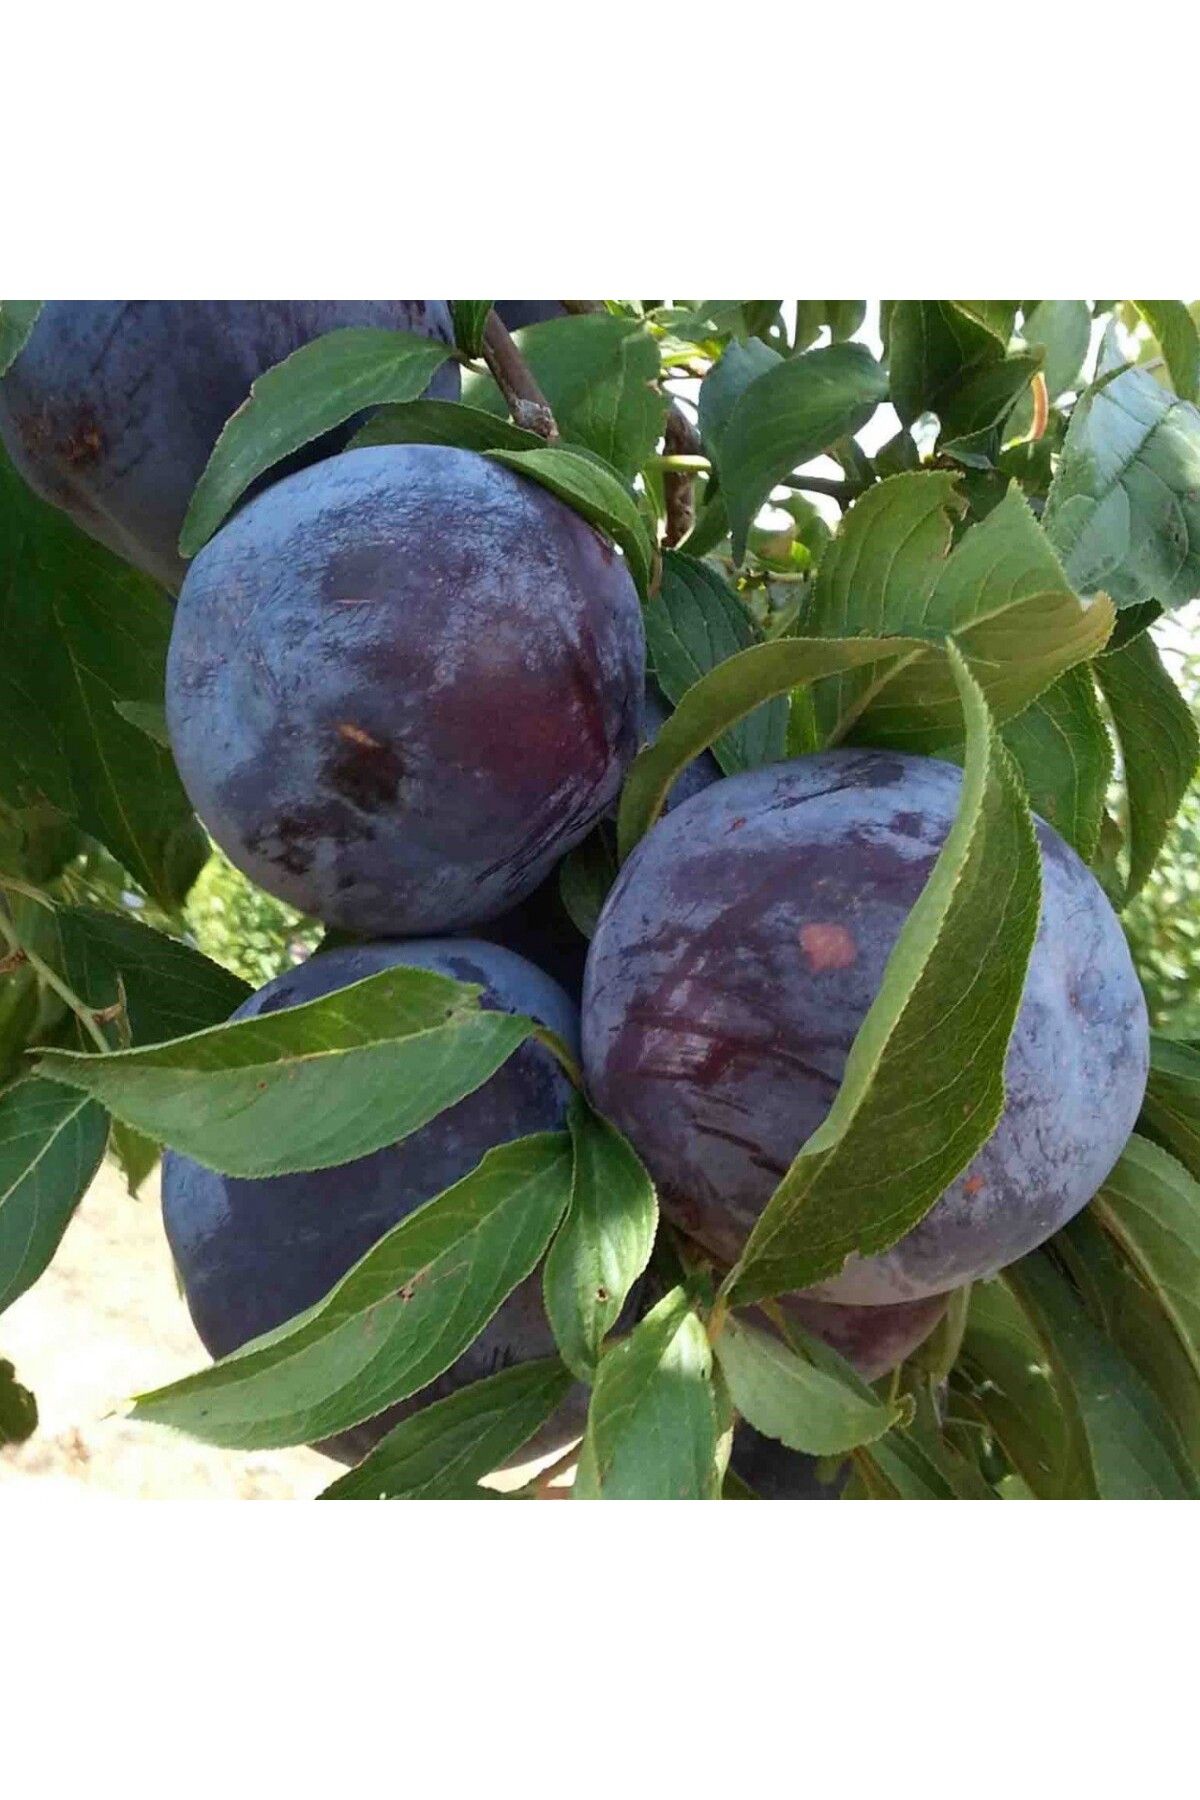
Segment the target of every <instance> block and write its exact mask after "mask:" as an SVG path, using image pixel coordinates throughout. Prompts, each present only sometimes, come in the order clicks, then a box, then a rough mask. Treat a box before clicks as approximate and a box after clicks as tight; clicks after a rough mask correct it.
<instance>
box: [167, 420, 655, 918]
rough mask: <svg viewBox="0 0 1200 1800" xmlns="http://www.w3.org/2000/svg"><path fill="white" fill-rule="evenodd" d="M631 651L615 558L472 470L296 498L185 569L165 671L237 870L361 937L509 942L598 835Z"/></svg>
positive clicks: (198, 800)
mask: <svg viewBox="0 0 1200 1800" xmlns="http://www.w3.org/2000/svg"><path fill="white" fill-rule="evenodd" d="M644 664H645V638H644V634H643V629H642V616H641V607H640V604H639V602H638V596H637V591H636V589H635V587H634V585H633V582H632V580H631V578H630V576H629V573H628V571H627V569H626V567H625V565H624V563H623V562H622V561H621V559H620V558H619V557H618V555H617V553H616V551H615V550H614V549H613V548H612V546H611V545H610V544H609V543H608V542H607V540H606V539H604V538H602V537H601V536H600V535H599V533H598V532H596V531H594V530H593V529H592V528H591V526H590V525H588V524H587V523H586V522H585V521H584V520H583V519H582V518H581V517H580V516H579V515H578V514H577V513H575V512H574V511H572V510H571V508H570V507H567V506H565V505H564V504H563V503H562V502H561V501H560V500H558V499H556V498H555V497H554V495H552V494H550V493H548V492H547V491H546V489H544V488H542V487H540V486H538V485H537V484H536V483H534V482H532V481H527V480H525V479H523V478H522V477H521V476H519V475H516V474H514V473H512V471H511V470H509V469H506V468H503V467H502V466H501V465H500V464H499V463H496V462H493V461H491V460H490V459H489V458H487V457H484V456H479V455H476V454H475V453H474V452H473V451H466V450H455V449H446V448H443V447H441V446H437V445H429V444H408V445H388V446H384V447H381V448H378V449H364V450H351V451H347V452H346V453H345V454H344V455H342V456H336V457H332V458H330V459H329V460H328V461H326V462H323V463H320V464H318V465H317V466H316V467H314V468H311V469H305V470H302V471H301V472H300V473H298V474H295V475H291V476H289V477H287V479H286V480H284V481H281V482H278V483H277V484H276V485H275V486H273V487H272V488H270V489H268V491H267V492H266V493H264V494H262V495H260V496H259V498H258V499H256V500H254V501H252V502H251V504H250V505H249V506H247V507H245V508H244V509H243V511H241V512H240V513H239V514H238V515H237V516H236V517H235V518H233V519H231V520H230V521H229V522H228V524H226V525H225V526H224V528H223V529H222V530H221V531H219V532H218V533H217V535H216V536H215V537H214V538H213V539H212V540H211V542H210V543H208V544H207V545H206V546H205V548H204V549H203V550H202V551H201V552H200V554H199V555H198V556H197V558H196V560H195V562H194V563H193V564H192V566H191V569H190V570H189V572H188V576H187V580H186V581H185V582H184V586H183V592H182V594H181V595H180V599H179V605H178V607H177V609H176V615H175V622H174V629H173V632H172V636H171V644H170V650H169V654H168V659H167V696H166V698H167V724H168V728H169V731H170V737H171V743H172V747H173V749H174V752H175V759H176V762H177V764H178V767H179V772H180V775H181V777H182V779H183V783H184V786H185V787H186V789H187V791H188V794H189V796H190V798H191V800H192V803H193V805H194V806H195V808H196V810H197V812H198V813H199V815H200V817H201V819H202V820H203V822H204V823H205V825H206V826H207V827H208V829H209V831H210V832H211V833H212V835H213V837H215V838H216V840H217V842H218V843H219V844H220V845H221V846H222V848H223V849H224V850H225V852H226V853H227V855H228V856H229V857H230V859H231V860H232V861H233V862H235V863H236V864H237V865H238V867H239V868H241V869H242V870H243V871H244V872H245V873H246V874H247V875H249V876H250V878H251V879H252V880H254V881H256V882H257V883H258V884H259V886H261V887H264V888H266V889H267V890H268V892H270V893H273V894H276V895H277V896H278V897H279V898H281V899H283V900H287V901H288V902H290V903H291V904H292V905H293V906H296V907H298V908H299V909H300V910H301V911H304V912H309V913H314V914H316V915H317V917H319V918H321V919H324V920H325V921H326V922H328V923H331V924H335V925H340V926H343V927H345V928H346V929H348V930H350V931H355V932H360V933H363V934H364V935H386V936H419V935H422V934H425V933H428V932H449V931H455V930H461V929H463V928H465V927H468V926H473V925H478V924H481V923H483V922H484V921H485V920H487V919H491V918H497V917H499V916H500V915H501V914H502V913H504V912H506V911H507V910H509V909H510V908H511V907H513V906H515V905H516V904H517V902H518V901H520V900H522V899H524V898H525V896H526V895H527V894H530V893H532V892H533V890H534V889H535V888H536V887H537V886H538V884H539V882H541V880H542V879H543V878H544V876H546V875H547V874H549V872H550V870H551V869H552V868H553V866H554V864H555V863H556V862H557V861H558V860H559V859H560V858H561V857H562V856H563V855H565V853H566V852H567V851H568V850H569V849H570V848H571V847H572V846H573V845H574V844H576V843H577V842H578V841H579V840H580V839H581V838H582V837H584V836H585V835H586V834H587V832H588V831H589V830H590V828H591V826H592V825H593V824H594V823H595V822H596V820H598V819H599V818H600V817H602V816H603V814H604V812H605V811H606V810H607V808H608V807H609V806H610V804H611V803H612V801H613V799H614V798H615V797H616V794H617V792H618V791H619V788H620V784H621V781H622V778H623V776H624V772H625V769H626V767H627V765H628V763H629V762H630V761H631V759H632V757H633V754H634V750H635V747H636V743H637V734H638V725H639V715H640V710H641V686H642V679H643V669H644Z"/></svg>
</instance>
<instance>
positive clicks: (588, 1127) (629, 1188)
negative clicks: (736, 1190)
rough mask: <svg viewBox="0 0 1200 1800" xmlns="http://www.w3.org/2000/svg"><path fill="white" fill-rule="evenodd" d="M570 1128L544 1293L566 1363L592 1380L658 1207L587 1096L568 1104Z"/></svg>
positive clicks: (643, 1259) (627, 1151) (631, 1154)
mask: <svg viewBox="0 0 1200 1800" xmlns="http://www.w3.org/2000/svg"><path fill="white" fill-rule="evenodd" d="M569 1123H570V1128H571V1145H572V1149H573V1152H574V1173H573V1175H572V1180H571V1204H570V1206H569V1207H568V1209H567V1216H566V1218H565V1219H564V1220H563V1222H562V1225H561V1226H560V1227H559V1231H558V1235H557V1236H556V1237H555V1239H554V1242H553V1244H552V1245H551V1246H550V1254H549V1255H548V1256H547V1258H546V1266H545V1269H544V1271H543V1292H544V1295H545V1301H546V1316H547V1318H548V1319H549V1320H550V1323H551V1325H552V1327H553V1329H554V1336H555V1338H556V1339H557V1342H558V1347H559V1350H560V1351H561V1352H562V1357H563V1361H564V1362H565V1363H566V1364H567V1366H568V1368H570V1369H571V1370H573V1371H574V1373H575V1374H576V1375H578V1376H579V1377H580V1379H581V1380H584V1381H591V1379H592V1377H593V1374H594V1372H595V1368H596V1363H597V1360H598V1358H599V1356H600V1346H601V1343H602V1341H603V1339H604V1337H605V1334H606V1333H607V1332H609V1331H611V1330H612V1328H613V1326H614V1325H615V1324H616V1322H617V1320H618V1318H619V1317H620V1314H621V1311H622V1308H623V1307H624V1305H625V1302H626V1300H627V1299H628V1297H629V1292H630V1289H631V1288H632V1287H633V1284H634V1282H635V1281H636V1280H637V1278H638V1276H639V1275H640V1274H641V1273H642V1271H643V1270H644V1269H645V1267H646V1264H647V1263H648V1262H649V1260H650V1252H651V1250H652V1249H653V1247H654V1234H655V1231H656V1230H657V1228H658V1202H657V1200H656V1199H655V1195H654V1184H653V1183H652V1181H651V1180H650V1177H649V1175H647V1173H646V1171H645V1169H644V1168H643V1167H642V1164H641V1160H640V1159H639V1157H638V1156H637V1154H636V1152H635V1151H634V1150H633V1149H631V1147H630V1145H629V1144H628V1143H627V1142H626V1141H625V1139H624V1138H623V1137H622V1136H621V1133H620V1132H619V1131H617V1130H616V1128H615V1127H614V1126H612V1125H610V1124H609V1123H608V1121H607V1120H606V1119H602V1118H601V1117H600V1115H599V1113H595V1112H593V1111H592V1109H591V1107H590V1106H589V1105H588V1103H587V1101H586V1100H585V1099H584V1098H583V1096H582V1094H576V1095H574V1096H573V1098H572V1100H571V1110H570V1115H569Z"/></svg>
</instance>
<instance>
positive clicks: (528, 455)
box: [487, 314, 654, 599]
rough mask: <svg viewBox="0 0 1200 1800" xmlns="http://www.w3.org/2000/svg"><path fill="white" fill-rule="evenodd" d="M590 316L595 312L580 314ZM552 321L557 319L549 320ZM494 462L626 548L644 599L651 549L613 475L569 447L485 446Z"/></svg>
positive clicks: (629, 500)
mask: <svg viewBox="0 0 1200 1800" xmlns="http://www.w3.org/2000/svg"><path fill="white" fill-rule="evenodd" d="M579 316H580V317H581V318H583V317H585V316H586V317H589V318H590V317H595V316H597V315H594V314H587V315H584V314H580V315H579ZM551 323H557V321H554V320H552V321H551ZM487 454H488V455H489V456H491V457H492V458H493V459H494V461H496V462H498V463H503V464H504V466H505V468H506V469H514V470H515V471H516V473H517V474H518V475H525V476H527V477H528V478H529V480H530V481H536V482H539V483H540V485H541V486H542V487H544V488H549V490H550V492H551V493H552V494H557V495H558V498H559V499H560V500H565V501H566V503H567V505H568V506H570V507H573V508H574V510H575V511H576V512H577V513H581V514H582V515H583V517H584V518H585V519H587V520H588V521H589V522H590V523H591V524H593V525H598V526H599V527H600V530H601V531H603V532H606V533H607V534H608V536H609V537H610V538H612V540H613V542H614V543H616V544H619V545H620V547H621V549H622V550H623V551H624V552H625V560H626V562H627V563H628V565H629V573H630V574H631V575H632V577H633V580H634V584H635V586H636V587H637V590H638V593H639V594H640V595H641V596H642V598H643V599H645V597H646V594H647V592H648V591H649V587H650V567H651V563H652V562H653V559H654V549H653V546H652V545H651V542H650V539H649V536H648V535H647V532H646V527H645V524H644V523H643V520H642V515H641V514H640V513H639V511H638V509H637V504H636V502H635V501H634V500H633V498H632V497H631V495H630V494H629V493H628V492H627V491H626V489H625V488H623V487H622V486H621V483H620V482H619V481H618V480H617V477H616V476H615V475H613V474H612V473H611V472H610V471H609V470H608V469H604V468H601V466H600V464H599V463H597V462H593V461H592V459H591V458H590V457H587V456H580V455H579V454H577V453H576V452H575V451H572V450H551V449H548V448H546V447H543V448H542V449H540V450H490V451H488V452H487Z"/></svg>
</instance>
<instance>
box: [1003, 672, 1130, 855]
mask: <svg viewBox="0 0 1200 1800" xmlns="http://www.w3.org/2000/svg"><path fill="white" fill-rule="evenodd" d="M1093 666H1095V665H1093ZM1001 735H1002V736H1003V738H1004V742H1005V743H1006V744H1007V746H1008V749H1009V751H1010V752H1011V754H1012V756H1013V758H1014V760H1015V762H1016V764H1017V767H1018V768H1019V769H1020V771H1021V778H1022V780H1023V781H1024V783H1025V792H1026V793H1027V794H1028V796H1029V804H1030V806H1032V808H1033V810H1034V812H1035V813H1037V814H1038V816H1039V817H1040V818H1043V819H1045V820H1046V822H1047V823H1048V824H1050V825H1053V827H1054V829H1055V830H1056V831H1057V832H1058V834H1059V836H1060V837H1063V838H1065V839H1066V841H1067V843H1068V844H1070V846H1071V848H1072V849H1073V850H1074V851H1076V853H1077V854H1078V855H1079V856H1081V857H1082V858H1083V860H1084V862H1090V861H1091V860H1092V857H1093V856H1094V855H1095V854H1096V847H1097V845H1098V844H1099V842H1100V823H1101V820H1102V819H1103V817H1104V797H1105V795H1106V794H1107V792H1108V784H1109V782H1110V780H1111V779H1112V770H1113V749H1112V739H1111V738H1110V737H1109V735H1108V731H1107V728H1106V727H1105V724H1104V719H1103V717H1102V715H1101V712H1100V705H1099V702H1098V701H1097V699H1096V685H1095V682H1094V681H1093V680H1092V675H1091V671H1090V670H1089V669H1086V668H1075V669H1068V670H1067V672H1066V674H1065V675H1060V676H1059V678H1058V680H1057V681H1056V682H1054V683H1053V684H1052V685H1051V686H1050V687H1048V688H1047V689H1046V690H1045V692H1044V693H1041V694H1039V695H1038V697H1037V699H1036V700H1034V701H1033V702H1032V704H1031V705H1029V706H1027V707H1026V708H1025V710H1024V712H1022V713H1018V715H1017V717H1016V718H1015V719H1010V720H1009V722H1008V724H1007V725H1006V726H1005V727H1004V730H1003V732H1002V734H1001Z"/></svg>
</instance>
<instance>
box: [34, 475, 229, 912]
mask: <svg viewBox="0 0 1200 1800" xmlns="http://www.w3.org/2000/svg"><path fill="white" fill-rule="evenodd" d="M0 632H2V633H3V640H4V656H3V658H2V659H0V799H3V800H5V801H6V802H7V803H8V804H9V805H11V806H13V807H16V808H18V809H19V808H21V807H25V806H31V805H35V804H37V803H39V802H42V801H48V802H50V803H51V804H52V805H53V806H55V807H57V808H58V810H59V811H60V812H61V813H64V814H66V816H67V817H68V818H69V819H71V820H72V821H73V822H74V823H75V824H76V825H78V826H79V827H81V828H82V830H84V831H86V832H87V833H88V834H89V835H90V836H91V837H94V838H97V839H99V841H100V843H102V844H103V845H104V846H105V848H106V849H108V850H110V851H111V852H112V854H113V855H114V856H115V857H116V859H117V861H118V862H119V863H120V864H121V866H122V867H123V868H125V869H127V870H128V871H129V873H130V875H131V876H132V877H133V878H134V880H135V881H137V882H140V884H141V885H142V886H143V887H144V888H145V889H146V890H147V892H148V893H150V894H152V895H153V896H154V898H155V899H156V900H158V901H159V902H160V903H161V904H162V905H163V906H165V907H166V908H168V909H172V908H174V906H175V905H176V903H177V902H178V901H179V900H180V899H181V898H182V896H183V895H184V894H185V893H186V891H187V889H188V887H189V886H190V885H191V883H192V881H193V880H194V879H195V877H196V875H197V873H198V872H199V870H200V867H201V865H202V864H203V862H204V861H205V860H206V858H207V856H208V845H207V840H206V839H205V837H204V834H203V833H202V832H201V831H200V829H199V827H198V826H197V824H196V822H195V819H194V817H193V814H192V808H191V804H190V802H189V801H188V798H187V795H186V794H185V793H184V791H183V786H182V783H181V782H180V780H179V777H178V775H177V774H176V772H175V765H174V763H173V762H172V760H171V757H170V755H169V753H168V752H167V751H166V750H164V749H163V748H162V747H161V746H159V745H157V744H154V743H152V742H151V741H150V739H148V738H147V737H146V736H145V734H144V733H143V732H142V731H139V730H138V729H137V728H136V726H134V725H131V724H129V723H128V722H127V721H126V720H125V719H123V718H122V717H121V716H120V714H119V713H118V711H117V706H118V703H120V702H123V701H129V700H133V701H140V702H143V703H150V704H160V703H161V701H162V694H163V671H164V666H165V663H166V654H167V640H168V638H169V637H170V632H171V613H170V609H169V608H168V606H167V604H166V601H165V600H164V598H163V595H162V593H161V591H160V589H158V588H157V587H156V586H155V585H154V583H153V582H152V581H149V580H148V579H147V578H146V577H145V576H144V575H140V574H138V573H137V572H136V571H135V570H133V569H131V568H129V567H128V566H127V565H126V564H125V563H123V562H121V561H120V560H119V559H118V558H117V557H115V556H113V555H112V553H111V552H110V551H108V550H105V549H103V548H102V546H101V545H99V544H96V543H94V542H93V541H92V539H91V538H88V537H85V536H84V534H83V533H82V532H81V531H77V530H76V528H75V527H74V526H73V525H72V524H71V522H70V520H69V519H67V518H66V517H65V515H64V514H63V513H61V512H59V511H58V510H57V509H56V508H55V507H52V506H46V505H44V504H43V502H42V501H40V500H38V499H37V498H36V497H35V496H34V495H33V494H32V493H31V492H30V490H29V489H28V488H27V487H26V486H25V484H24V482H23V481H21V479H20V478H19V476H18V475H17V474H16V473H15V471H14V470H13V468H12V465H11V464H10V463H9V462H8V460H7V458H5V456H4V455H3V453H2V452H0Z"/></svg>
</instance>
